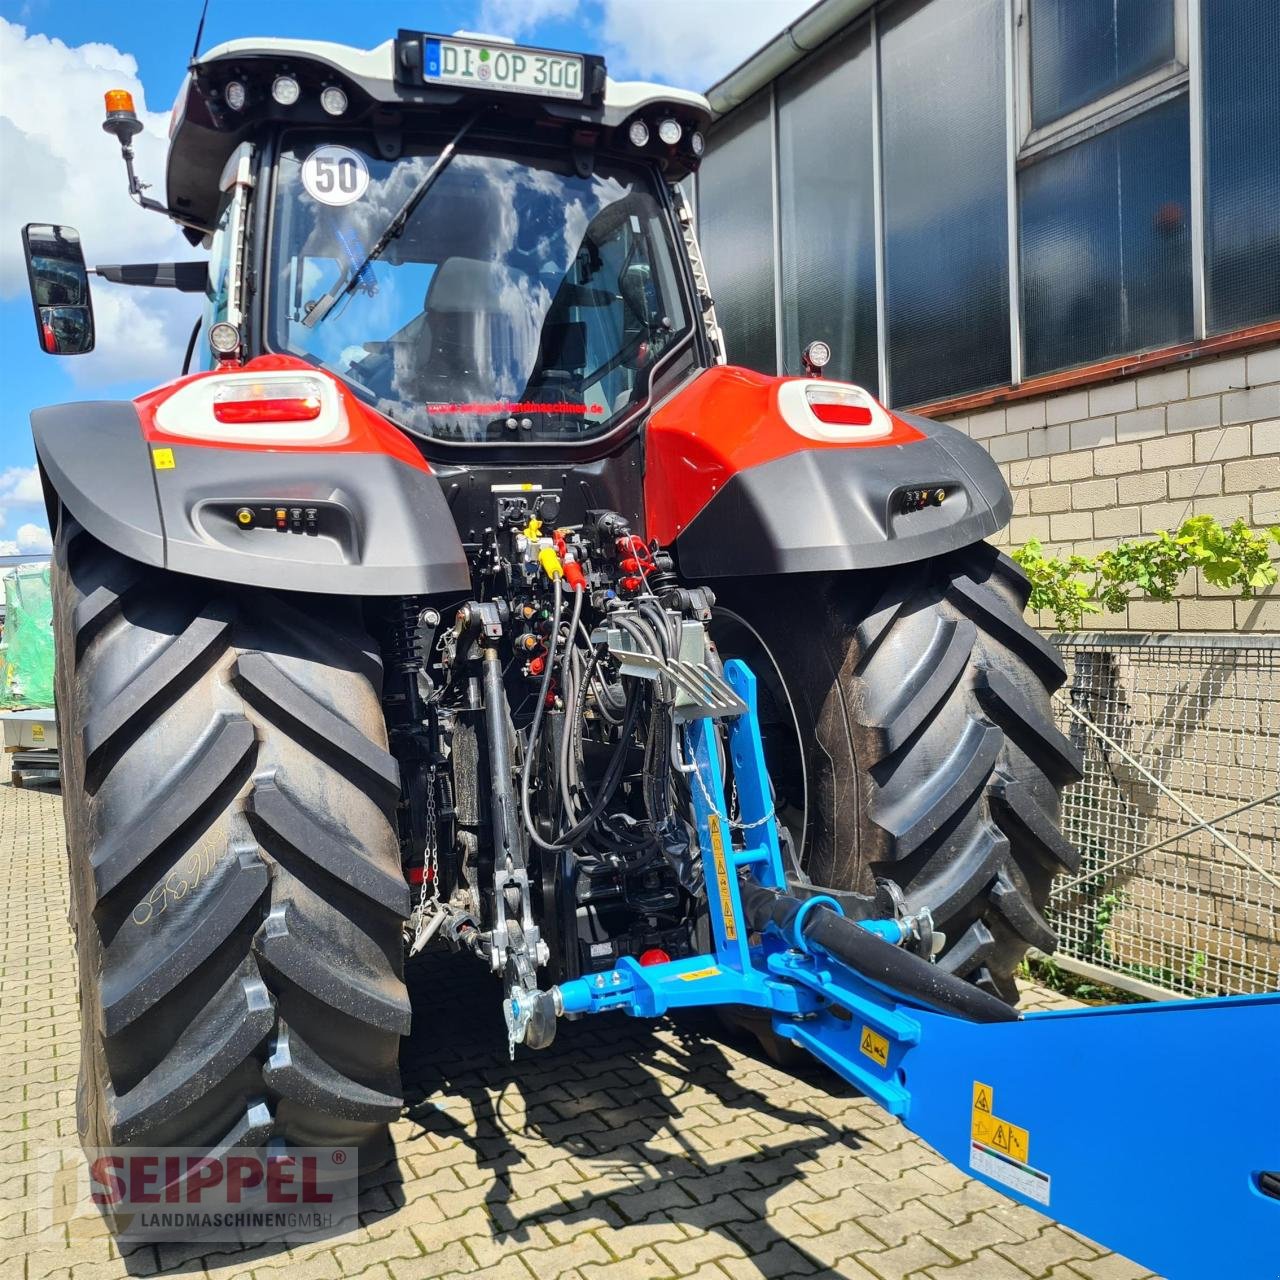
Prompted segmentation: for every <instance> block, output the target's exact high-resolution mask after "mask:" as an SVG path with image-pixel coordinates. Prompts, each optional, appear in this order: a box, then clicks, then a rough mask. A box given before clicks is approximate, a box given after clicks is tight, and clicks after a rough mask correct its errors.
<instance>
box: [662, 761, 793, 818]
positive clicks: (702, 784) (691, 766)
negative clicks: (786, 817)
mask: <svg viewBox="0 0 1280 1280" xmlns="http://www.w3.org/2000/svg"><path fill="white" fill-rule="evenodd" d="M683 772H685V773H691V774H693V776H694V778H695V780H696V781H697V783H698V790H699V791H701V792H702V799H703V800H704V801H705V802H706V806H707V808H708V809H710V810H711V812H712V813H717V814H718V813H720V806H719V804H718V803H717V802H716V801H715V800H713V799H712V798H711V792H710V790H708V788H707V784H706V780H705V779H704V778H703V776H702V770H701V769H699V768H698V761H697V760H696V759H693V760H687V761H686V762H685V765H684V770H683ZM730 793H731V795H732V797H733V800H737V797H738V784H737V782H736V781H734V782H733V783H732V784H731V786H730ZM734 807H735V805H734V804H733V801H731V802H730V804H729V808H731V809H732V808H734ZM721 816H722V817H723V818H724V820H725V822H726V823H727V824H728V825H729V826H730V827H732V828H733V830H734V831H754V830H755V829H756V828H757V827H763V826H764V825H765V824H766V823H769V822H772V821H773V820H774V819H775V818H776V817H777V816H778V810H777V808H776V806H775V805H773V804H772V803H771V804H770V805H769V812H768V813H766V814H765V815H764V817H762V818H756V819H755V820H754V821H752V822H743V821H741V820H740V819H738V818H731V817H729V816H728V815H727V814H722V815H721Z"/></svg>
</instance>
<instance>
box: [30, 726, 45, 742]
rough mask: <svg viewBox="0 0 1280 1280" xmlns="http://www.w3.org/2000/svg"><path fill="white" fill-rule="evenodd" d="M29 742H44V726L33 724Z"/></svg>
mask: <svg viewBox="0 0 1280 1280" xmlns="http://www.w3.org/2000/svg"><path fill="white" fill-rule="evenodd" d="M31 741H32V742H43V741H44V725H42V724H33V725H32V726H31Z"/></svg>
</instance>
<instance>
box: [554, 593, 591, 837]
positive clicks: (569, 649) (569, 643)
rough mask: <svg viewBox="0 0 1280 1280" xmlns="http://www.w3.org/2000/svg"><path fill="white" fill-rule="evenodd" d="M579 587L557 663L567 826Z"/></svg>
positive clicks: (570, 821) (572, 817)
mask: <svg viewBox="0 0 1280 1280" xmlns="http://www.w3.org/2000/svg"><path fill="white" fill-rule="evenodd" d="M585 594H586V593H585V592H584V591H583V590H582V588H581V587H575V588H574V591H573V614H572V616H571V617H570V619H569V635H568V638H567V640H566V641H565V646H564V657H563V659H562V660H561V663H560V689H561V696H562V697H563V698H564V733H563V734H562V735H561V738H560V800H561V802H562V803H563V805H564V816H565V824H566V826H570V827H572V826H573V825H574V823H575V821H576V819H577V813H576V810H575V808H574V800H573V790H572V788H571V786H570V783H571V781H572V777H571V769H570V761H571V758H572V756H573V752H574V742H573V725H574V721H575V720H576V718H577V714H578V698H579V696H580V695H579V689H578V669H577V645H576V641H577V636H578V627H579V625H580V624H581V621H582V597H583V596H584V595H585Z"/></svg>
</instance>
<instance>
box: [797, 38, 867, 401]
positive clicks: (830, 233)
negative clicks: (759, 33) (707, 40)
mask: <svg viewBox="0 0 1280 1280" xmlns="http://www.w3.org/2000/svg"><path fill="white" fill-rule="evenodd" d="M778 161H779V183H780V186H781V196H782V199H781V210H782V280H783V291H782V298H783V303H782V315H783V331H784V335H785V341H784V344H783V359H784V360H785V362H786V365H787V368H788V370H789V371H790V372H791V373H798V372H799V371H800V352H801V351H802V350H803V349H804V346H805V344H806V343H807V342H810V341H811V340H812V339H814V338H822V339H824V340H825V341H827V342H829V343H830V344H831V352H832V354H831V363H830V365H828V367H827V373H828V376H830V377H833V378H850V379H852V380H853V381H855V382H858V383H860V384H861V385H862V386H864V387H867V388H868V389H870V390H871V391H873V392H874V391H875V390H876V387H877V383H878V377H877V373H876V251H875V214H874V190H873V187H872V172H871V49H870V44H869V39H868V35H867V28H866V27H865V26H864V27H863V28H862V29H860V30H859V31H856V32H853V33H851V34H850V35H848V36H845V37H843V38H841V39H839V40H835V41H832V42H831V44H830V45H828V46H827V47H826V48H825V49H824V50H823V51H822V53H821V54H819V55H818V56H816V57H814V58H810V59H809V60H808V61H807V62H805V63H804V64H803V65H802V66H800V67H798V68H797V69H796V70H795V71H794V72H792V73H791V74H790V75H788V76H787V77H785V78H784V79H783V80H781V81H780V82H779V84H778Z"/></svg>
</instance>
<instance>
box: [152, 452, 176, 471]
mask: <svg viewBox="0 0 1280 1280" xmlns="http://www.w3.org/2000/svg"><path fill="white" fill-rule="evenodd" d="M151 462H152V464H153V465H154V466H155V469H156V470H157V471H172V470H173V468H174V466H175V463H174V461H173V450H172V449H152V450H151Z"/></svg>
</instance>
